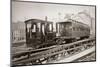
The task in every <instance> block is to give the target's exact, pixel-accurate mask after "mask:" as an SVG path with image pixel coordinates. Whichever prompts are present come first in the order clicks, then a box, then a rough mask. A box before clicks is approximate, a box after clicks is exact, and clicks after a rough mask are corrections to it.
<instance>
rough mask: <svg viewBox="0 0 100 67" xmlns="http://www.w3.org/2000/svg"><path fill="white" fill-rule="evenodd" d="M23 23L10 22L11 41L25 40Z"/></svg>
mask: <svg viewBox="0 0 100 67" xmlns="http://www.w3.org/2000/svg"><path fill="white" fill-rule="evenodd" d="M25 39H26V36H25V23H24V22H21V21H19V22H17V23H12V43H19V42H25Z"/></svg>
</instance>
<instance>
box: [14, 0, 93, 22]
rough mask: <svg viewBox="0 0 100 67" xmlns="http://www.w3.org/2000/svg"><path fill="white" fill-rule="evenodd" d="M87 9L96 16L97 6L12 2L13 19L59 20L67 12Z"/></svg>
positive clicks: (73, 12) (72, 12)
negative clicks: (46, 18)
mask: <svg viewBox="0 0 100 67" xmlns="http://www.w3.org/2000/svg"><path fill="white" fill-rule="evenodd" d="M84 10H86V11H87V12H88V13H89V14H90V15H91V16H92V17H95V7H92V6H91V7H90V6H78V5H63V4H47V3H34V2H17V1H14V2H12V21H13V22H17V21H24V20H27V19H31V18H35V19H43V20H44V19H45V16H47V17H48V20H49V21H58V20H59V19H63V18H64V17H65V15H66V14H77V13H78V12H81V11H84Z"/></svg>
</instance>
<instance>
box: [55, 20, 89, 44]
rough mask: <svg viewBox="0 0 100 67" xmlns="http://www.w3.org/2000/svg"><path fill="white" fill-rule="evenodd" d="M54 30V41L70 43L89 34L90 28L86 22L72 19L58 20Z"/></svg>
mask: <svg viewBox="0 0 100 67" xmlns="http://www.w3.org/2000/svg"><path fill="white" fill-rule="evenodd" d="M56 31H57V33H56V41H57V43H59V44H60V43H70V42H73V41H76V40H81V39H84V38H88V37H89V36H90V28H89V26H88V25H87V24H84V23H82V22H79V21H75V20H72V19H68V20H67V21H63V22H58V23H57V24H56Z"/></svg>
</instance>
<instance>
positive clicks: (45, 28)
mask: <svg viewBox="0 0 100 67" xmlns="http://www.w3.org/2000/svg"><path fill="white" fill-rule="evenodd" d="M25 26H26V44H27V47H32V48H34V49H36V48H39V47H45V46H46V45H48V42H50V41H51V40H52V38H54V37H55V35H54V33H53V22H50V21H44V20H40V19H29V20H26V21H25Z"/></svg>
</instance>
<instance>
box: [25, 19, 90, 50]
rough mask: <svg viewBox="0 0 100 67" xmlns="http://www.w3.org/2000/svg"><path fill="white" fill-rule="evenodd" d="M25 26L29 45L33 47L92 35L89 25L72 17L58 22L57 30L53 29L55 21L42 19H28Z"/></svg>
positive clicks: (41, 46) (47, 45)
mask: <svg viewBox="0 0 100 67" xmlns="http://www.w3.org/2000/svg"><path fill="white" fill-rule="evenodd" d="M25 26H26V44H27V47H32V48H33V49H38V48H45V47H49V46H52V45H62V44H64V43H71V42H73V41H77V40H81V39H84V38H88V37H89V36H90V28H89V26H88V25H86V24H84V23H81V22H78V21H75V20H72V19H68V20H67V21H63V22H57V23H56V32H54V31H53V29H54V28H53V22H50V21H44V20H40V19H29V20H26V21H25Z"/></svg>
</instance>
